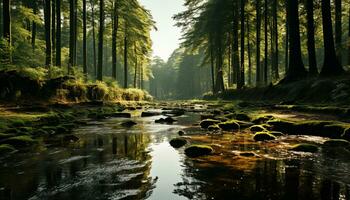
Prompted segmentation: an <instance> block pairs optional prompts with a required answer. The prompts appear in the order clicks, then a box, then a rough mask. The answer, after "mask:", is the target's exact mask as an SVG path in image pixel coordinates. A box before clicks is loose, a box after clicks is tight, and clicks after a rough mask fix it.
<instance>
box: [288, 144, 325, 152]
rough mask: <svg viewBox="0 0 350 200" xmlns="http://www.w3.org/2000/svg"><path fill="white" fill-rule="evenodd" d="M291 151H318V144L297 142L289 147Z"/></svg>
mask: <svg viewBox="0 0 350 200" xmlns="http://www.w3.org/2000/svg"><path fill="white" fill-rule="evenodd" d="M290 150H292V151H299V152H308V153H316V152H317V151H318V146H316V145H313V144H297V145H294V146H293V147H292V148H290Z"/></svg>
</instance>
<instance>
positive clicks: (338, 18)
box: [334, 0, 343, 64]
mask: <svg viewBox="0 0 350 200" xmlns="http://www.w3.org/2000/svg"><path fill="white" fill-rule="evenodd" d="M334 5H335V45H336V55H337V57H338V61H339V63H340V64H342V50H343V48H342V35H343V33H342V0H334Z"/></svg>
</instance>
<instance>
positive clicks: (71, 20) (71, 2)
mask: <svg viewBox="0 0 350 200" xmlns="http://www.w3.org/2000/svg"><path fill="white" fill-rule="evenodd" d="M74 10H75V0H69V61H68V74H71V73H72V70H73V66H74V43H75V41H74V29H75V27H74V19H75V17H74Z"/></svg>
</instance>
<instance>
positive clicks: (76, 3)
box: [73, 0, 78, 66]
mask: <svg viewBox="0 0 350 200" xmlns="http://www.w3.org/2000/svg"><path fill="white" fill-rule="evenodd" d="M77 5H78V0H75V6H74V54H73V63H74V64H73V65H74V66H77V65H78V63H77V43H78V10H77V9H78V8H77Z"/></svg>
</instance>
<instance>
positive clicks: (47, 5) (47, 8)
mask: <svg viewBox="0 0 350 200" xmlns="http://www.w3.org/2000/svg"><path fill="white" fill-rule="evenodd" d="M44 23H45V42H46V50H45V65H46V67H47V68H50V66H51V64H52V60H51V58H52V55H51V54H52V49H51V1H50V0H44Z"/></svg>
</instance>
